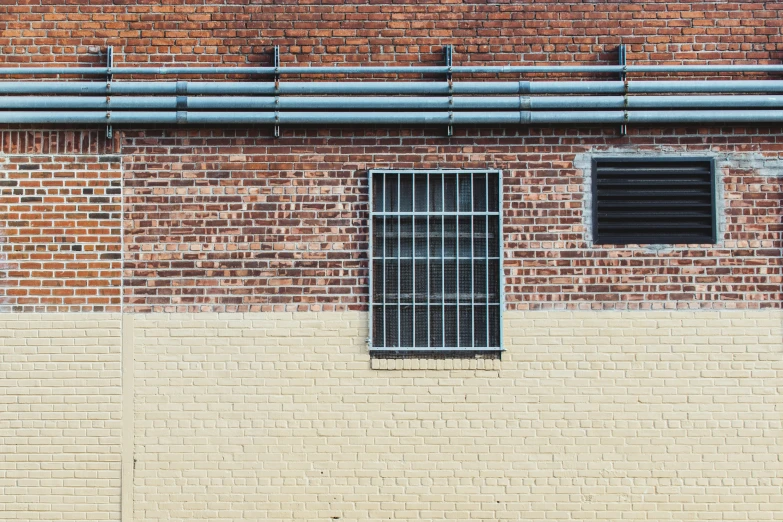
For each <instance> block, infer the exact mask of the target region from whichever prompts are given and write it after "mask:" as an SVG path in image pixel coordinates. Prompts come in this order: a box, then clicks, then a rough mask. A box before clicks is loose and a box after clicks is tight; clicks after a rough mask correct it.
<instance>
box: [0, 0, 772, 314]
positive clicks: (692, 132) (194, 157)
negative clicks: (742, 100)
mask: <svg viewBox="0 0 783 522" xmlns="http://www.w3.org/2000/svg"><path fill="white" fill-rule="evenodd" d="M183 4H184V5H183ZM782 12H783V4H773V3H762V2H755V3H754V2H713V3H696V2H666V1H658V2H608V1H607V2H570V3H569V2H561V1H554V0H552V1H536V2H532V1H524V2H497V3H483V2H482V3H469V2H453V3H448V4H444V3H443V2H440V1H426V2H418V3H415V4H414V3H411V2H400V3H391V2H389V3H375V2H358V3H346V2H344V1H342V0H340V1H335V2H326V3H324V2H320V1H319V2H301V1H296V2H293V1H292V2H265V3H261V4H259V3H257V2H252V5H251V2H235V3H232V4H226V3H225V2H209V1H199V2H182V1H176V2H174V1H172V2H166V3H160V2H157V3H147V2H140V1H136V0H133V1H127V2H114V1H112V2H110V1H108V0H107V1H89V2H78V3H73V2H64V1H55V2H49V1H45V2H35V1H33V2H16V1H14V2H9V1H3V0H0V50H1V51H2V58H0V62H2V63H3V64H23V65H35V64H42V63H58V64H67V63H92V64H99V63H102V60H103V59H104V58H103V57H102V56H101V55H100V53H101V52H103V51H104V49H105V48H106V46H108V45H113V46H114V48H115V53H116V62H117V64H118V65H122V64H134V63H141V64H144V63H168V64H187V63H196V62H198V63H210V64H223V65H231V64H239V65H244V64H260V65H268V64H269V63H270V62H271V55H270V54H269V52H270V50H271V46H272V45H280V47H281V52H282V61H283V62H284V63H294V62H297V63H302V64H318V63H335V64H342V63H353V64H356V63H360V64H367V63H370V62H371V63H374V64H422V65H432V64H440V63H442V59H443V57H442V46H443V45H444V44H455V55H454V63H455V64H470V63H486V64H531V63H555V64H562V63H575V62H576V63H594V64H595V63H615V62H616V59H617V56H616V47H617V45H618V44H620V43H624V44H626V45H627V47H628V60H629V62H630V63H657V62H668V63H705V62H710V63H729V62H731V63H780V61H781V58H783V52H781V51H780V50H779V49H780V47H781V44H783V37H782V36H781V35H780V26H781V24H783V21H782V20H783V17H781V16H780V15H781V13H782ZM582 77H585V78H586V76H582ZM761 77H764V78H767V77H768V76H764V75H761ZM117 79H120V78H117ZM283 131H284V135H283V137H281V138H280V139H274V138H272V137H271V136H270V129H257V130H256V129H247V128H237V129H229V128H220V129H179V130H176V129H165V130H161V129H153V130H138V129H133V130H130V129H129V130H127V131H125V132H126V135H125V138H122V141H120V140H121V134H122V132H120V131H118V132H116V133H115V139H114V140H113V141H112V142H108V141H107V140H106V139H105V137H104V136H105V132H104V129H89V130H80V129H67V128H62V129H53V130H51V131H28V130H26V129H22V130H19V131H15V130H13V129H10V130H6V131H2V135H1V136H0V138H1V139H2V147H3V148H2V154H0V161H2V163H0V183H2V185H1V186H0V189H2V193H1V194H0V197H1V198H2V200H0V234H1V236H0V237H1V238H2V241H1V242H0V263H1V264H0V299H1V301H0V306H3V307H4V308H3V309H4V310H5V309H9V310H66V309H70V310H74V309H75V310H87V309H106V310H113V309H117V307H119V306H120V301H121V300H124V303H125V305H126V306H127V309H128V310H134V311H151V310H189V311H195V310H255V309H260V310H281V309H285V310H291V309H293V310H300V309H324V310H332V309H345V308H352V309H353V308H359V309H365V307H366V301H367V284H366V276H367V269H366V250H367V233H368V230H367V227H366V225H367V193H366V186H367V185H366V181H367V174H366V173H367V170H369V169H371V168H438V167H450V168H471V167H472V168H499V169H503V170H504V173H505V179H504V183H505V209H504V220H505V227H506V228H505V231H506V238H505V239H506V244H505V246H506V277H507V288H506V290H507V303H508V305H509V307H512V308H514V307H516V308H541V307H544V308H563V307H608V308H638V307H694V308H702V307H704V308H729V307H780V306H781V298H783V292H782V291H781V286H782V282H781V255H780V253H781V247H783V244H782V243H781V234H782V233H783V231H781V213H782V212H783V209H782V208H781V180H783V176H781V172H780V169H779V168H778V167H777V166H776V165H773V166H772V167H766V168H763V169H759V168H758V162H759V161H761V158H764V157H766V158H768V160H769V161H774V160H776V159H777V156H778V154H779V151H780V150H781V138H780V136H781V128H780V127H765V128H719V127H713V128H649V129H648V128H645V129H635V128H631V129H630V133H629V136H628V137H625V138H620V137H618V136H617V133H616V129H614V128H612V127H604V128H598V127H581V128H570V129H568V128H531V129H527V128H522V129H517V128H513V127H509V128H480V129H464V128H457V129H456V134H455V136H453V137H451V138H448V137H446V136H445V129H443V128H434V127H433V128H422V127H410V128H408V127H406V128H399V127H391V128H377V129H376V128H370V127H358V128H349V129H341V128H331V129H315V128H310V129H283ZM616 149H619V150H622V151H624V152H630V151H633V150H636V151H640V150H641V151H648V152H656V151H659V152H666V153H674V154H682V153H709V154H713V155H716V156H718V157H719V159H720V158H724V159H725V161H724V163H723V165H724V167H725V171H724V172H723V173H722V175H723V185H722V186H723V204H724V207H725V218H724V222H725V235H724V237H723V238H722V242H721V243H720V244H719V245H717V246H715V247H714V248H709V249H708V248H682V247H677V248H671V249H664V250H661V251H654V250H651V249H645V248H612V247H593V246H591V245H590V244H589V243H588V242H587V241H586V240H587V238H588V234H587V233H586V230H585V223H586V216H585V214H584V210H585V208H584V187H583V185H582V182H583V176H584V173H583V172H582V171H581V170H580V169H579V168H577V167H575V165H574V161H575V160H578V155H579V154H585V153H591V152H595V151H599V152H600V151H603V150H616ZM743 158H744V159H745V160H747V159H748V158H750V159H753V161H755V163H753V162H750V163H748V162H747V161H746V162H745V163H746V165H745V166H743V163H742V162H743V161H745V160H743ZM120 159H121V161H122V165H120ZM24 165H26V167H22V166H24ZM732 165H734V166H732ZM121 171H122V173H121ZM120 178H122V181H121V183H122V184H123V187H124V189H123V190H124V192H125V195H124V198H123V199H124V207H122V208H121V205H120V199H119V195H118V194H117V193H116V191H117V189H118V185H117V184H118V183H120ZM30 198H32V199H30ZM123 217H124V220H123V219H122V218H123ZM122 230H124V234H122V233H121V231H122ZM123 242H124V251H123V259H122V260H118V259H117V256H118V254H119V253H120V251H121V250H122V247H121V245H122V243H123ZM79 245H81V246H82V250H78V246H79ZM75 247H76V249H75ZM121 270H124V274H123V278H122V281H123V282H122V286H123V289H122V291H121V290H120V288H119V286H120V285H119V283H118V281H119V274H120V271H121Z"/></svg>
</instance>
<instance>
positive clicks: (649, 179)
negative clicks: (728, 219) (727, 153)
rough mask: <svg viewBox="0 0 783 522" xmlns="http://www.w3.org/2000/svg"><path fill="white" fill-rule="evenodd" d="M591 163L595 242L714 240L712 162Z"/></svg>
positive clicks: (611, 160) (615, 160)
mask: <svg viewBox="0 0 783 522" xmlns="http://www.w3.org/2000/svg"><path fill="white" fill-rule="evenodd" d="M593 161H594V162H593V209H594V212H593V238H594V242H595V243H597V244H629V243H634V244H651V243H665V244H683V243H714V242H715V204H714V202H715V186H714V168H713V162H712V160H710V159H703V158H699V159H691V158H676V159H658V160H647V159H645V160H640V159H629V158H603V159H595V160H593Z"/></svg>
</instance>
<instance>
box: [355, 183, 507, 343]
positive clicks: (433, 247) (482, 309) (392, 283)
mask: <svg viewBox="0 0 783 522" xmlns="http://www.w3.org/2000/svg"><path fill="white" fill-rule="evenodd" d="M370 176H371V186H372V270H371V274H370V281H371V282H370V285H371V288H372V300H371V306H372V349H373V350H383V351H398V350H399V351H402V350H416V351H435V350H437V351H444V350H445V351H464V350H468V351H485V350H494V351H497V350H499V349H500V342H501V341H500V314H501V279H502V278H501V229H500V228H501V227H500V210H499V206H500V205H499V201H500V193H499V192H500V190H499V189H500V174H499V173H498V172H487V171H479V172H470V171H468V172H465V171H459V172H452V171H433V172H422V171H408V172H405V171H373V172H371V173H370Z"/></svg>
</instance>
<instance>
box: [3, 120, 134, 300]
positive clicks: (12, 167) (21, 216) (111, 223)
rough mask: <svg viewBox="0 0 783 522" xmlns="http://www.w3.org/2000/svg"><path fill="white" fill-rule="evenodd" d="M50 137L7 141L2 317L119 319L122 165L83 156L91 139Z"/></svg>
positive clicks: (92, 144) (91, 147) (105, 158)
mask: <svg viewBox="0 0 783 522" xmlns="http://www.w3.org/2000/svg"><path fill="white" fill-rule="evenodd" d="M13 134H16V135H15V136H13ZM52 134H53V133H48V132H46V133H41V132H39V133H10V132H6V133H4V134H3V137H6V138H7V139H8V141H7V142H4V144H6V145H7V146H6V150H7V151H9V153H8V154H7V155H0V310H2V311H118V310H119V309H120V306H121V295H120V294H121V290H120V286H121V281H122V279H121V263H122V260H121V257H122V247H121V243H122V236H121V231H122V220H121V186H120V185H121V176H120V165H119V163H120V158H119V156H112V155H92V154H83V153H84V152H88V153H93V154H94V152H93V151H95V149H96V148H98V147H99V145H98V144H96V142H93V141H91V140H90V139H89V138H90V136H89V134H90V133H62V132H61V133H58V134H55V135H54V138H52ZM73 136H76V139H73V140H72V139H70V138H71V137H73ZM30 152H33V153H32V154H31V153H30ZM64 154H65V155H64Z"/></svg>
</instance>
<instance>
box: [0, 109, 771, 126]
mask: <svg viewBox="0 0 783 522" xmlns="http://www.w3.org/2000/svg"><path fill="white" fill-rule="evenodd" d="M780 122H783V110H702V111H693V110H687V111H627V112H623V111H537V112H530V111H496V112H454V113H449V112H442V111H441V112H304V111H302V112H280V113H275V112H186V111H143V112H138V111H128V112H98V111H87V112H62V111H47V112H22V111H12V112H0V123H19V124H107V123H111V124H117V125H122V124H142V125H144V124H168V125H175V124H210V125H222V124H246V125H264V124H267V125H271V124H290V125H296V124H302V125H309V124H312V125H319V124H320V125H327V124H329V125H353V124H371V125H398V124H416V125H418V124H438V125H448V124H454V125H509V124H510V125H518V124H533V125H535V124H549V123H559V124H587V123H594V124H609V123H612V124H619V123H639V124H649V123H780Z"/></svg>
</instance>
